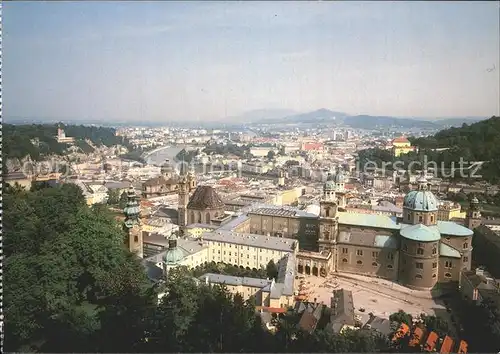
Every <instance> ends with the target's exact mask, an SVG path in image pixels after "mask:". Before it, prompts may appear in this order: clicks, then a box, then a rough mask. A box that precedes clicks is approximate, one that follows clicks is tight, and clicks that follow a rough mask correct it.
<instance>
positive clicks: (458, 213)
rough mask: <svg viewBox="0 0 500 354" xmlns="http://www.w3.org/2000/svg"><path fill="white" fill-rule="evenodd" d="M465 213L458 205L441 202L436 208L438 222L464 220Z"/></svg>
mask: <svg viewBox="0 0 500 354" xmlns="http://www.w3.org/2000/svg"><path fill="white" fill-rule="evenodd" d="M465 214H466V213H465V211H462V207H461V206H460V204H458V203H453V202H442V203H441V204H440V205H439V208H438V215H437V218H438V220H442V221H449V220H451V219H465Z"/></svg>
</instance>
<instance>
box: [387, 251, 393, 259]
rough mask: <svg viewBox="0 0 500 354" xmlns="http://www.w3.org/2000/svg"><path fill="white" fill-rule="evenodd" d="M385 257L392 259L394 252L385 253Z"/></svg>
mask: <svg viewBox="0 0 500 354" xmlns="http://www.w3.org/2000/svg"><path fill="white" fill-rule="evenodd" d="M387 259H388V260H390V261H392V260H393V259H394V254H393V253H392V252H391V253H388V254H387Z"/></svg>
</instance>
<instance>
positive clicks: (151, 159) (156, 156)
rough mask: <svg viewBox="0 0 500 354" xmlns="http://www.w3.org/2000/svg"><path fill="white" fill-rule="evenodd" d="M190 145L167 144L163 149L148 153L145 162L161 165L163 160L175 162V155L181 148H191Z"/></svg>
mask: <svg viewBox="0 0 500 354" xmlns="http://www.w3.org/2000/svg"><path fill="white" fill-rule="evenodd" d="M192 148H194V147H192V146H189V145H185V146H167V147H165V148H163V149H158V150H156V151H155V152H153V153H151V154H148V155H147V157H146V162H147V163H148V165H161V164H163V163H164V162H165V160H167V159H168V160H170V162H171V163H174V162H175V156H177V154H178V153H179V152H180V151H181V150H182V149H186V150H191V149H192Z"/></svg>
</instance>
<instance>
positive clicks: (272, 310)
mask: <svg viewBox="0 0 500 354" xmlns="http://www.w3.org/2000/svg"><path fill="white" fill-rule="evenodd" d="M255 309H257V310H258V311H260V310H262V311H264V312H270V313H286V309H285V308H282V307H267V306H255Z"/></svg>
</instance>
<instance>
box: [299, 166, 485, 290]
mask: <svg viewBox="0 0 500 354" xmlns="http://www.w3.org/2000/svg"><path fill="white" fill-rule="evenodd" d="M343 183H344V178H343V175H342V173H341V171H338V172H337V173H336V174H330V175H329V177H328V178H327V181H326V182H325V184H324V188H323V197H322V200H321V202H320V214H319V235H318V244H319V251H320V252H323V253H324V254H326V253H327V252H328V253H329V254H330V255H331V261H330V263H329V265H328V267H330V269H329V270H330V271H334V272H346V273H356V274H360V275H368V276H375V277H381V278H385V279H389V280H392V281H397V282H399V283H401V284H402V285H405V286H408V287H410V288H414V289H430V288H433V287H434V286H436V284H438V283H439V284H448V285H456V284H458V282H459V279H460V272H461V271H462V270H469V269H470V267H471V252H472V236H473V231H472V230H471V229H469V228H467V227H465V226H462V225H459V224H457V223H454V222H451V221H440V220H438V217H437V212H438V205H439V204H438V199H437V198H436V196H435V195H434V194H433V193H432V192H431V191H430V190H429V189H428V183H427V180H426V178H425V177H421V178H420V179H419V180H418V189H417V190H414V191H410V192H409V193H408V194H407V195H406V196H405V198H404V202H403V216H402V218H396V217H390V216H386V215H374V214H357V213H348V212H345V211H343V210H342V207H343V206H344V205H345V199H344V188H343ZM476 219H478V220H479V219H480V215H479V213H475V214H472V213H469V214H468V216H467V218H466V225H473V224H474V223H473V221H474V220H476ZM299 256H300V255H299ZM311 264H313V263H311V262H307V261H303V262H301V261H300V259H299V265H298V272H299V273H303V274H318V271H317V270H315V269H312V267H311ZM319 273H321V272H319ZM324 273H326V272H324Z"/></svg>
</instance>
